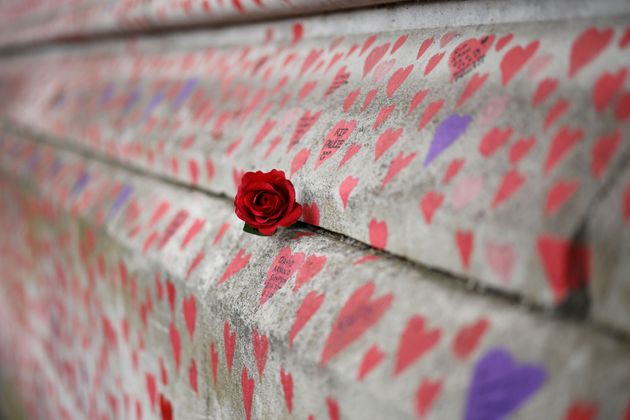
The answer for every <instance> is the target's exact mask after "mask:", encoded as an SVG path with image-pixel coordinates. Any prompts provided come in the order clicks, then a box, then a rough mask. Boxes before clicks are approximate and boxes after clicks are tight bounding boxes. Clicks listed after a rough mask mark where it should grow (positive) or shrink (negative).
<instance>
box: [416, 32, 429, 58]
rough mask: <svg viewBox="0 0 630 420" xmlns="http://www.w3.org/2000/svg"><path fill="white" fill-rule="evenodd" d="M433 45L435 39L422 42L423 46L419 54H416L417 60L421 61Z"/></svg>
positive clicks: (419, 49) (421, 45)
mask: <svg viewBox="0 0 630 420" xmlns="http://www.w3.org/2000/svg"><path fill="white" fill-rule="evenodd" d="M431 44H433V38H432V37H431V38H427V39H425V40H424V41H422V44H420V47H419V48H418V53H417V54H416V60H419V59H420V57H422V56H423V55H424V53H425V52H426V51H427V50H428V49H429V47H430V46H431Z"/></svg>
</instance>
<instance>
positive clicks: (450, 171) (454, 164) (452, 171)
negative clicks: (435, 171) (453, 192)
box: [442, 159, 466, 185]
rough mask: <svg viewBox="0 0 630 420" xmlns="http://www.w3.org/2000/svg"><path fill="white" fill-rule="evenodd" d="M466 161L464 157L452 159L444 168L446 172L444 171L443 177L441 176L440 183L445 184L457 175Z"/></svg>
mask: <svg viewBox="0 0 630 420" xmlns="http://www.w3.org/2000/svg"><path fill="white" fill-rule="evenodd" d="M465 162H466V161H465V160H464V159H453V160H452V161H451V162H450V163H449V164H448V167H447V168H446V172H444V177H443V178H442V184H444V185H446V184H448V183H449V182H451V180H452V179H453V178H454V177H455V175H457V174H458V173H459V171H460V169H462V167H463V166H464V163H465Z"/></svg>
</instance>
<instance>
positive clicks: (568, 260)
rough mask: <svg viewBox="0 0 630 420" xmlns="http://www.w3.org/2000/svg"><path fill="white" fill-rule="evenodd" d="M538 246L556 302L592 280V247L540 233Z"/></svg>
mask: <svg viewBox="0 0 630 420" xmlns="http://www.w3.org/2000/svg"><path fill="white" fill-rule="evenodd" d="M537 248H538V256H539V258H540V261H541V263H542V266H543V268H544V270H545V274H546V276H547V281H548V282H549V286H550V287H551V292H552V294H553V297H554V299H555V302H556V303H560V302H562V300H563V299H564V298H565V297H566V296H567V294H568V293H569V292H570V291H572V290H577V289H579V288H580V287H582V286H583V285H584V284H586V283H588V281H589V280H590V277H591V251H590V248H588V247H586V246H583V245H579V244H575V243H572V242H571V241H569V240H567V239H565V238H562V237H557V236H552V235H540V237H539V238H538V246H537Z"/></svg>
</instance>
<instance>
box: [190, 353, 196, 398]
mask: <svg viewBox="0 0 630 420" xmlns="http://www.w3.org/2000/svg"><path fill="white" fill-rule="evenodd" d="M188 382H189V383H190V388H191V389H192V390H193V391H194V392H195V394H197V391H198V388H197V362H195V359H191V361H190V366H189V367H188Z"/></svg>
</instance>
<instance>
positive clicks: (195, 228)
mask: <svg viewBox="0 0 630 420" xmlns="http://www.w3.org/2000/svg"><path fill="white" fill-rule="evenodd" d="M205 223H206V222H205V220H203V219H201V218H200V219H196V220H195V221H194V222H193V224H192V226H190V228H189V229H188V232H186V235H185V236H184V239H182V243H181V244H180V245H179V249H181V250H183V249H184V248H186V245H188V243H189V242H190V241H192V240H193V238H194V237H195V236H197V234H198V233H199V231H200V230H201V228H203V225H204V224H205Z"/></svg>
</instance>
